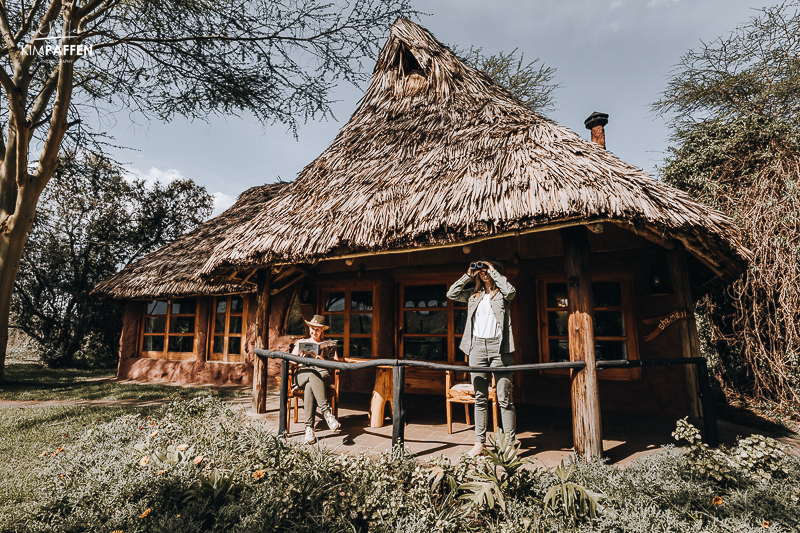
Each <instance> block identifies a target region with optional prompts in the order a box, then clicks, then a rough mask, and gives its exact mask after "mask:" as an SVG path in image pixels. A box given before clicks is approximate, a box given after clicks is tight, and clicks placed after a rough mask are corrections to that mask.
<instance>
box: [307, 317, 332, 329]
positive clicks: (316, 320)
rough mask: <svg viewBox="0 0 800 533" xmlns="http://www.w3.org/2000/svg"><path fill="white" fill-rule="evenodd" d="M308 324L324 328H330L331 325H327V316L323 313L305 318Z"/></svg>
mask: <svg viewBox="0 0 800 533" xmlns="http://www.w3.org/2000/svg"><path fill="white" fill-rule="evenodd" d="M303 322H305V323H306V324H307V325H308V326H310V327H313V328H322V329H328V328H329V327H330V326H326V325H325V318H324V317H323V316H322V315H314V317H313V318H312V319H311V320H310V321H309V320H303Z"/></svg>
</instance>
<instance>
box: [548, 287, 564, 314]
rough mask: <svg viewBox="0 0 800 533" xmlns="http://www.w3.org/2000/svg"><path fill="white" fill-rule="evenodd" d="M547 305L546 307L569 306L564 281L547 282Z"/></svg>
mask: <svg viewBox="0 0 800 533" xmlns="http://www.w3.org/2000/svg"><path fill="white" fill-rule="evenodd" d="M547 307H548V308H555V307H563V308H567V307H569V300H568V298H567V284H566V283H548V284H547Z"/></svg>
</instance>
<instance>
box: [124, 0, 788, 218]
mask: <svg viewBox="0 0 800 533" xmlns="http://www.w3.org/2000/svg"><path fill="white" fill-rule="evenodd" d="M414 3H415V5H416V7H417V9H419V10H420V11H423V12H424V13H427V15H422V16H421V17H420V18H419V20H417V22H419V23H421V24H422V25H423V26H425V27H426V28H427V29H428V30H430V31H431V32H432V33H433V34H434V35H435V36H436V37H437V38H438V39H439V40H440V41H442V42H444V43H445V44H448V45H457V46H458V47H460V48H469V46H476V47H481V48H483V50H484V53H487V54H491V53H497V52H499V51H505V52H510V51H511V50H513V49H515V48H517V49H519V51H521V52H522V53H524V55H525V58H526V59H529V60H533V59H535V58H537V57H538V58H540V59H541V61H542V62H544V64H546V65H548V66H551V67H554V68H555V69H557V71H556V75H555V81H557V82H558V83H560V84H561V85H562V87H561V88H560V89H559V90H558V91H557V92H556V94H555V96H556V99H557V103H556V107H557V110H556V111H553V112H550V113H549V114H548V116H549V118H551V119H553V120H555V121H556V122H558V123H560V124H562V125H564V126H566V127H568V128H570V129H572V130H573V131H575V132H577V133H578V134H580V135H582V136H584V137H586V138H588V136H589V135H588V134H589V132H588V131H587V130H586V129H585V128H584V126H583V121H584V119H585V118H586V117H588V116H589V115H590V114H591V113H592V112H593V111H601V112H604V113H608V114H609V116H610V117H609V124H608V126H606V142H607V148H608V150H610V151H612V152H614V153H615V154H616V155H618V156H619V157H621V158H622V159H624V160H625V161H627V162H629V163H631V164H633V165H635V166H637V167H640V168H643V169H644V170H645V171H647V172H650V173H653V174H656V172H657V167H658V166H660V165H661V163H662V162H663V159H664V157H665V156H666V155H667V147H668V146H669V130H668V128H667V126H666V124H665V120H664V119H663V118H662V117H658V116H655V115H654V114H653V113H652V112H651V111H650V108H649V105H650V104H651V103H652V102H654V101H655V100H657V99H658V98H659V95H660V93H661V91H663V89H664V87H665V86H666V82H667V79H668V77H669V75H670V72H671V71H672V69H673V66H674V65H675V64H676V63H677V62H678V60H679V58H680V56H681V55H683V54H684V53H686V52H687V51H688V50H690V49H697V48H699V47H700V46H701V40H702V41H705V42H709V41H712V40H714V39H715V38H717V37H719V36H722V35H725V34H727V33H728V32H730V31H731V30H733V29H734V28H735V27H736V26H737V25H739V24H741V23H743V22H746V21H747V20H748V19H749V18H750V17H752V16H754V15H756V11H755V10H754V8H759V7H763V6H767V5H773V4H776V3H777V2H758V1H756V0H748V1H744V0H528V1H526V0H516V1H514V0H492V1H486V0H428V1H422V0H416V1H415V2H414ZM373 64H374V59H370V60H369V61H368V62H367V63H366V65H367V66H368V68H369V69H370V70H371V69H372V65H373ZM365 88H366V84H365V85H364V86H363V87H353V86H351V85H342V86H340V87H339V88H338V89H337V91H336V93H335V95H334V98H335V99H336V100H337V102H336V104H335V105H334V107H333V113H334V116H335V117H336V119H337V120H334V119H328V120H327V121H314V122H308V123H307V124H301V125H300V128H299V130H298V138H296V139H295V137H294V136H293V135H292V133H291V132H290V131H288V130H287V128H286V126H284V125H282V124H274V125H271V126H267V127H262V125H261V124H259V123H258V122H257V121H256V120H254V119H252V118H250V117H246V116H245V117H212V118H210V120H209V122H208V123H206V122H201V121H195V122H188V121H186V120H183V119H177V120H174V121H173V122H171V123H168V124H163V123H159V122H149V123H146V124H139V125H134V124H132V123H130V122H128V121H127V120H128V119H127V118H126V117H123V116H119V117H117V120H118V122H117V123H116V124H114V125H113V126H112V127H111V129H110V130H109V131H110V133H111V135H113V136H114V137H115V140H116V143H117V144H119V145H122V146H127V147H129V148H131V150H127V151H118V152H116V153H115V155H116V157H117V159H118V160H119V161H121V162H123V163H125V164H126V167H127V168H128V169H129V171H130V172H131V173H132V174H134V175H136V176H140V177H144V178H147V179H161V180H162V181H163V180H169V179H174V178H176V177H186V178H191V179H193V180H195V181H196V182H198V183H200V184H202V185H204V186H205V187H206V188H207V189H208V191H209V192H210V193H212V194H214V196H215V203H216V208H215V214H218V213H219V212H221V210H223V209H224V208H226V207H228V206H229V205H230V204H231V203H232V202H233V201H234V200H235V198H236V197H237V196H238V195H239V194H240V193H241V192H242V191H244V190H245V189H247V188H249V187H252V186H255V185H262V184H264V183H270V182H273V181H276V180H277V179H278V178H279V177H280V178H281V179H283V180H285V181H286V180H292V179H294V178H295V177H296V176H297V174H298V172H300V171H301V170H302V168H303V167H304V166H305V165H307V164H308V163H310V162H311V161H312V160H313V159H314V158H315V157H317V156H318V155H319V154H320V153H321V152H322V151H323V150H324V149H325V148H326V147H327V145H328V144H329V143H330V142H331V141H332V140H333V138H334V136H335V135H336V133H337V132H338V130H339V129H340V128H341V127H342V125H343V124H344V123H345V122H346V120H347V119H348V118H349V117H350V115H351V113H352V112H353V111H354V110H355V108H356V105H357V102H358V100H359V98H360V97H361V95H362V93H363V90H364V89H365Z"/></svg>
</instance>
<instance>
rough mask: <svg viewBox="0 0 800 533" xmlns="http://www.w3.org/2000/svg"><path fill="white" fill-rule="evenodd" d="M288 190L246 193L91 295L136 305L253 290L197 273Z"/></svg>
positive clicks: (260, 189) (274, 188)
mask: <svg viewBox="0 0 800 533" xmlns="http://www.w3.org/2000/svg"><path fill="white" fill-rule="evenodd" d="M285 185H286V184H285V183H273V184H269V185H262V186H260V187H252V188H250V189H248V190H246V191H245V192H243V193H242V194H241V195H240V196H239V198H238V199H237V201H236V202H235V203H234V204H233V205H232V206H231V207H230V208H229V209H228V210H226V211H225V212H224V213H222V214H221V215H219V216H217V217H214V218H213V219H211V220H208V221H207V222H204V223H203V224H201V225H200V226H198V227H197V228H195V229H194V230H193V231H191V232H189V233H187V234H185V235H182V236H180V237H178V238H177V239H175V240H174V241H173V242H171V243H170V244H168V245H167V246H164V247H163V248H160V249H159V250H156V251H154V252H151V253H150V254H148V255H146V256H145V257H143V258H142V259H141V260H139V261H137V262H135V263H133V264H131V265H129V266H127V267H126V268H125V269H123V270H122V271H121V272H119V273H118V274H116V275H115V276H112V277H110V278H108V279H106V280H103V281H102V282H100V283H98V284H97V286H96V287H95V288H94V290H93V291H92V295H93V296H97V297H99V298H115V299H119V300H124V299H131V300H135V299H146V298H173V297H181V296H189V295H196V294H209V295H210V294H234V293H242V292H252V291H254V290H255V286H254V285H253V284H252V283H247V282H245V283H241V282H236V281H230V280H228V281H222V282H214V283H212V282H209V281H208V280H206V279H204V278H202V277H200V275H199V273H198V270H199V267H200V266H201V265H202V264H203V263H205V262H206V261H208V259H209V258H210V256H211V253H212V251H213V250H214V248H215V247H216V246H217V245H218V244H220V243H221V242H222V241H223V240H224V239H225V237H226V235H227V232H228V231H230V230H231V229H232V228H236V227H238V226H239V225H241V224H243V223H245V222H246V221H247V220H250V219H251V218H252V217H253V216H255V214H256V213H257V212H258V211H259V210H260V209H262V206H263V205H264V204H265V203H266V202H267V201H269V199H270V198H273V197H274V196H275V195H276V193H277V192H278V191H280V190H281V189H283V188H284V186H285Z"/></svg>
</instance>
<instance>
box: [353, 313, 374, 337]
mask: <svg viewBox="0 0 800 533" xmlns="http://www.w3.org/2000/svg"><path fill="white" fill-rule="evenodd" d="M350 333H363V334H366V335H369V334H371V333H372V313H369V314H355V313H353V314H352V315H350Z"/></svg>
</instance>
